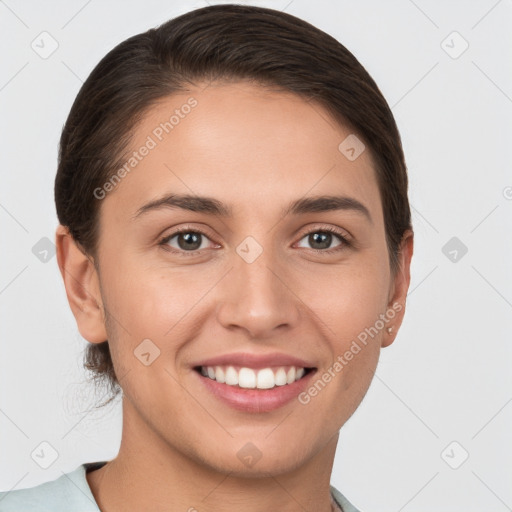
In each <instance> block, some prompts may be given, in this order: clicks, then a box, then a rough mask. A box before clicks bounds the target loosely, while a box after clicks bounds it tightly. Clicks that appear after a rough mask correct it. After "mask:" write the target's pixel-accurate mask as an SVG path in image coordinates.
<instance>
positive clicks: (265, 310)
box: [56, 82, 413, 512]
mask: <svg viewBox="0 0 512 512" xmlns="http://www.w3.org/2000/svg"><path fill="white" fill-rule="evenodd" d="M191 96H193V97H194V98H195V99H196V100H197V101H198V105H197V106H196V107H195V108H194V109H192V111H191V112H190V114H188V115H187V116H186V117H184V118H183V119H181V120H180V123H179V125H177V126H175V128H174V129H173V131H172V132H170V133H169V134H167V135H165V138H164V139H163V140H162V141H161V142H159V143H158V145H157V147H156V148H154V149H153V150H151V152H150V153H149V155H148V156H146V157H145V158H144V159H143V160H142V161H141V162H140V163H139V164H138V165H137V167H136V168H135V169H134V170H133V171H131V172H130V173H129V174H128V175H127V176H126V177H125V178H124V179H123V180H122V182H121V183H120V184H119V185H117V187H116V188H115V190H113V191H112V192H110V193H109V194H107V196H106V197H105V199H103V200H102V201H101V213H100V219H101V220H100V236H99V251H98V255H97V259H96V261H95V263H96V266H95V265H93V264H92V262H91V261H92V258H90V257H87V256H86V255H84V254H83V253H82V252H81V251H80V249H79V248H78V247H77V245H76V244H75V243H74V241H73V239H72V238H71V237H70V235H69V233H68V231H67V229H66V228H64V227H62V226H59V227H58V229H57V237H56V241H57V248H58V262H59V267H60V269H61V272H62V275H63V279H64V283H65V287H66V292H67V296H68V300H69V303H70V306H71V309H72V311H73V313H74V315H75V318H76V321H77V324H78V328H79V330H80V333H81V334H82V336H83V337H84V338H85V339H86V340H88V341H89V342H90V343H100V342H102V341H104V340H105V339H108V340H109V344H110V349H111V353H112V358H113V362H114V367H115V371H116V375H117V376H118V378H119V379H120V383H121V386H122V388H123V435H122V442H121V447H120V451H119V454H118V456H117V457H116V458H115V459H114V460H113V461H110V462H109V463H108V464H107V465H106V466H105V467H103V468H101V469H99V470H96V471H93V472H90V473H89V474H88V475H87V478H88V482H89V485H90V486H91V489H92V491H93V494H94V496H95V498H96V500H97V502H98V504H99V506H100V508H101V510H102V511H108V512H113V511H118V510H119V511H120V510H123V511H140V510H149V509H151V510H152V511H171V510H183V511H186V510H191V511H192V510H194V509H192V508H191V507H195V509H196V510H197V511H199V512H201V511H204V510H208V511H211V512H218V511H223V512H225V511H232V510H233V511H234V510H244V511H247V512H252V511H266V510H281V511H295V510H308V511H324V512H327V511H329V510H331V503H330V494H329V482H330V476H331V470H332V464H333V460H334V455H335V450H336V445H337V441H338V434H339V430H340V428H341V427H342V425H343V424H344V423H345V422H346V420H347V419H348V418H349V417H350V416H351V415H352V413H353V412H354V411H355V409H356V408H357V407H358V405H359V404H360V402H361V400H362V399H363V397H364V395H365V393H366V391H367V389H368V386H369V385H370V382H371V378H372V376H373V373H374V371H375V368H376V365H377V362H378V358H379V353H380V349H381V347H385V346H387V345H389V344H391V343H392V341H393V340H394V338H395V336H396V333H397V331H398V329H399V327H400V324H401V322H402V318H403V314H404V312H405V299H406V294H407V289H408V287H409V282H410V271H409V269H410V261H411V257H412V252H413V237H412V233H410V232H407V233H406V234H405V236H404V241H403V244H402V251H401V253H400V258H399V259H400V269H399V271H398V272H397V273H396V275H393V274H392V273H391V270H390V265H389V255H388V252H387V246H386V241H385V230H384V219H383V212H382V205H381V200H380V195H379V190H378V187H377V181H376V175H375V171H374V168H373V161H372V158H371V155H370V151H369V150H368V148H367V150H365V151H364V152H363V153H362V154H361V155H360V156H359V157H358V158H357V159H356V160H354V161H349V160H348V159H347V158H346V157H345V156H344V155H343V154H342V153H341V152H340V151H339V150H338V145H339V144H340V142H342V141H343V140H344V139H345V138H346V137H347V136H348V135H349V134H350V133H351V132H350V130H348V129H346V128H345V127H342V126H340V125H339V124H337V123H335V122H334V121H333V120H332V119H331V118H330V117H329V115H328V114H327V112H326V111H325V110H323V109H322V108H321V107H320V106H319V105H316V104H313V103H307V102H306V101H304V100H303V99H301V98H299V97H297V96H295V95H293V94H290V93H285V92H276V91H269V90H266V89H263V88H262V87H261V86H256V85H253V84H250V83H247V82H238V83H231V84H228V83H223V84H220V83H217V84H210V85H209V86H208V87H206V88H204V89H201V88H197V89H195V88H194V89H191V90H190V91H187V92H186V93H180V94H176V95H174V96H172V97H169V98H166V99H165V100H163V101H162V102H161V103H160V105H158V107H155V108H153V109H152V110H151V111H150V112H149V113H148V114H147V115H146V117H145V118H144V119H143V120H142V122H141V123H140V124H139V125H138V127H137V129H136V131H135V133H134V138H133V141H132V150H135V149H137V148H139V147H140V146H141V145H143V144H144V142H145V141H146V138H147V136H148V135H150V134H151V133H152V131H153V130H154V128H155V127H156V126H158V125H159V123H160V122H162V121H164V120H165V119H168V118H169V115H168V114H167V113H168V112H172V111H173V110H174V109H176V108H180V106H181V105H183V104H184V103H186V101H187V99H188V98H190V97H191ZM166 193H183V194H194V195H199V196H209V197H213V198H215V199H217V200H219V201H221V202H222V203H224V204H226V205H228V206H230V207H231V208H232V210H233V216H232V218H220V217H216V216H213V215H211V214H209V213H202V212H191V211H187V210H182V209H178V208H162V209H160V210H158V211H150V212H147V213H145V214H143V215H140V216H139V217H137V218H136V219H134V218H133V217H134V215H135V214H136V212H137V210H138V209H139V208H140V207H141V206H142V205H144V204H146V203H148V202H149V201H151V200H154V199H158V198H160V197H161V196H163V195H164V194H166ZM333 194H337V195H344V196H349V197H352V198H355V199H357V200H358V201H360V202H361V203H363V204H364V205H365V206H366V207H367V209H368V211H369V213H370V215H371V221H370V220H368V219H367V218H366V217H365V216H364V215H362V214H361V213H360V212H357V211H353V210H336V211H327V212H313V213H306V214H302V215H291V214H290V215H286V216H283V215H282V213H281V209H282V208H283V207H284V206H286V205H287V204H288V203H289V202H291V201H293V200H296V199H300V198H302V197H304V196H307V197H312V196H317V195H333ZM181 226H186V227H187V228H190V229H189V230H190V231H194V229H200V230H201V231H204V232H205V233H206V237H202V238H201V240H202V244H201V250H200V251H197V250H196V252H195V255H190V251H189V253H188V254H185V255H183V256H180V255H179V254H177V253H173V252H171V251H169V250H166V249H165V248H164V246H163V245H159V240H160V239H161V238H163V236H164V235H171V234H172V233H173V230H174V229H176V228H178V227H181ZM326 227H333V228H337V229H339V230H340V231H341V233H342V234H344V235H345V236H347V238H348V239H349V240H351V242H352V245H351V246H348V245H343V242H341V241H340V240H339V239H338V238H337V237H336V235H333V238H332V241H331V245H330V248H335V247H337V248H339V247H340V244H342V245H341V247H342V249H341V250H338V251H335V252H331V253H330V254H328V253H327V254H326V253H325V252H324V253H321V252H319V251H317V252H315V251H314V248H315V247H318V245H316V246H315V245H312V243H314V242H312V241H311V239H310V238H308V236H307V235H308V234H310V233H317V232H322V228H326ZM247 236H252V237H253V238H254V239H255V240H257V242H258V243H259V244H260V246H261V247H262V248H263V252H262V253H261V254H260V256H259V257H258V258H257V259H256V260H255V261H254V262H252V263H250V264H249V263H247V262H246V261H245V260H244V259H242V258H241V257H240V256H239V254H238V253H237V252H236V248H237V247H238V246H239V244H240V243H241V242H242V241H243V240H244V239H245V238H246V237H247ZM169 245H170V246H171V247H170V248H171V250H172V249H174V250H175V251H180V246H179V245H178V237H175V238H174V239H173V240H171V241H170V242H168V244H167V246H168V247H169ZM328 248H329V247H328ZM323 250H324V251H325V250H326V249H323ZM184 252H186V251H185V250H184V249H181V253H182V254H183V253H184ZM98 270H99V271H98ZM395 303H398V304H400V305H401V306H402V308H401V311H400V312H397V313H396V315H395V316H394V318H393V319H392V320H391V321H390V322H389V323H388V324H386V326H389V325H392V326H393V332H392V334H391V335H390V334H388V333H387V332H386V330H385V329H382V330H381V331H379V334H378V335H377V336H375V338H373V339H372V340H371V341H370V342H369V343H368V344H367V345H366V346H365V347H364V348H363V349H362V350H361V351H360V352H359V353H358V354H357V355H355V356H354V357H353V359H352V360H351V361H350V362H348V364H347V365H346V366H345V367H344V368H343V370H342V371H341V372H339V373H338V374H336V377H335V378H333V379H332V380H331V382H330V383H329V384H328V385H326V386H325V388H323V389H322V390H321V392H319V393H318V395H317V396H316V397H314V398H313V399H311V401H310V402H309V403H308V404H305V405H303V404H301V403H299V402H298V400H295V399H294V400H292V401H291V402H290V403H288V404H286V405H285V406H283V407H281V408H278V409H277V410H274V411H271V412H266V413H259V414H258V413H248V412H242V411H237V410H234V409H232V408H231V407H229V406H228V405H226V404H224V403H222V402H220V401H218V399H216V398H215V397H213V396H212V395H210V394H208V393H207V392H205V390H204V388H203V386H202V385H201V382H200V379H198V377H197V374H195V373H194V370H192V369H191V364H193V362H197V361H199V360H202V359H205V358H211V357H214V356H217V355H219V354H226V353H233V352H250V353H255V354H266V353H270V352H280V353H284V354H289V355H295V356H298V357H301V358H303V359H306V360H307V361H311V362H312V363H313V365H314V366H315V367H316V368H317V372H318V375H321V374H323V373H324V372H325V371H327V369H328V368H329V367H332V364H333V362H334V361H335V360H336V358H337V357H338V356H339V355H342V354H344V353H345V352H346V351H347V350H348V348H349V347H350V344H351V343H352V341H353V340H354V339H356V338H357V336H358V334H360V333H361V332H362V331H364V329H365V328H368V327H370V326H373V325H374V324H375V322H376V320H377V319H378V318H379V315H380V314H383V313H385V312H386V310H388V309H389V308H392V305H393V304H395ZM147 338H149V339H151V340H152V342H153V343H154V344H155V345H156V346H158V348H159V349H160V351H161V353H160V356H159V357H158V358H157V359H155V360H154V362H152V364H151V365H149V366H145V365H144V364H141V362H140V360H139V359H138V358H137V357H135V356H134V350H135V349H136V347H137V346H138V345H139V344H140V343H141V341H142V340H144V339H147ZM248 442H251V443H252V444H254V445H255V446H256V447H257V448H258V450H259V451H260V452H261V454H262V456H261V459H260V460H259V461H258V462H257V463H256V464H254V465H253V466H252V467H247V466H245V465H244V464H243V463H242V462H241V461H240V459H239V458H238V457H237V452H238V451H239V450H240V449H241V448H242V447H243V446H244V445H245V444H246V443H248ZM148 497H151V502H150V505H149V504H148Z"/></svg>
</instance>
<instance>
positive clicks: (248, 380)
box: [238, 368, 256, 389]
mask: <svg viewBox="0 0 512 512" xmlns="http://www.w3.org/2000/svg"><path fill="white" fill-rule="evenodd" d="M238 385H239V386H240V387H241V388H247V389H254V388H255V387H256V374H255V373H254V370H251V369H250V368H241V369H240V371H239V372H238Z"/></svg>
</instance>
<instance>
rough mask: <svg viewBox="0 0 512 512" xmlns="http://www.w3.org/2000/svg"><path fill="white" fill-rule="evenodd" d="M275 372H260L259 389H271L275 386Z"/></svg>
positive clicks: (266, 369) (266, 370)
mask: <svg viewBox="0 0 512 512" xmlns="http://www.w3.org/2000/svg"><path fill="white" fill-rule="evenodd" d="M275 385H276V384H275V378H274V372H273V371H272V370H271V369H270V368H264V369H263V370H260V371H259V372H258V385H257V386H256V387H257V388H258V389H270V388H273V387H274V386H275Z"/></svg>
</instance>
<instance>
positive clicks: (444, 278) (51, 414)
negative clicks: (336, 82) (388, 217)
mask: <svg viewBox="0 0 512 512" xmlns="http://www.w3.org/2000/svg"><path fill="white" fill-rule="evenodd" d="M210 3H212V4H213V3H216V2H213V1H212V2H210ZM241 3H245V2H241ZM247 3H249V4H253V5H262V6H268V7H273V8H276V9H286V12H288V13H290V14H294V15H296V16H298V17H300V18H303V19H305V20H307V21H309V22H311V23H312V24H314V25H316V26H317V27H319V28H321V29H322V30H325V31H326V32H328V33H330V34H331V35H333V36H334V37H335V38H336V39H338V40H339V41H340V42H341V43H342V44H344V45H345V46H346V47H347V48H348V49H349V50H350V51H352V52H353V53H354V54H355V56H356V57H357V58H358V59H359V60H360V62H361V63H362V64H363V65H364V66H365V67H366V69H367V70H368V71H369V73H370V74H371V75H372V76H373V78H374V79H375V80H376V82H377V84H378V85H379V87H380V88H381V90H382V92H383V94H384V96H385V97H386V99H387V101H388V103H389V105H390V106H391V107H392V110H393V113H394V115H395V117H396V120H397V123H398V126H399V129H400V132H401V135H402V138H403V143H404V150H405V154H406V160H407V164H408V169H409V177H410V200H411V205H412V208H413V222H414V228H415V233H416V237H415V242H416V243H415V255H414V258H413V266H412V284H411V288H410V294H409V298H408V306H407V314H406V319H405V322H404V325H403V327H402V329H401V331H400V333H399V335H398V338H397V340H396V341H395V343H394V344H393V345H392V346H391V347H389V348H387V349H384V350H383V352H382V355H381V360H380V363H379V366H378V369H377V374H376V377H375V379H374V382H373V383H372V386H371V388H370V391H369V392H368V395H367V396H366V398H365V399H364V401H363V403H362V404H361V406H360V408H359V409H358V411H357V412H356V413H355V415H354V416H353V417H352V418H351V419H350V420H349V421H348V423H347V424H346V425H345V427H344V428H343V429H342V435H341V439H340V444H339V448H338V453H337V457H336V460H335V466H334V472H333V475H332V480H331V481H332V483H333V485H335V486H336V487H337V488H338V489H340V490H341V491H342V492H343V493H344V494H345V495H346V496H347V497H348V498H349V499H350V500H351V501H352V502H353V503H354V504H355V505H356V506H358V507H359V508H360V509H361V510H363V511H364V512H372V511H383V510H386V511H396V512H399V511H402V510H403V511H405V512H413V511H424V510H443V511H476V510H486V511H487V512H491V511H496V512H501V511H506V510H512V485H510V484H511V482H512V440H511V436H510V431H511V427H512V372H511V371H510V364H511V356H512V349H511V343H510V332H511V322H510V320H511V318H512V315H511V313H512V242H511V240H512V188H511V187H512V164H511V162H512V159H511V156H512V151H511V146H512V126H511V125H512V123H511V121H512V76H511V75H512V71H511V64H510V63H512V27H511V22H512V2H511V1H510V0H501V1H496V0H480V1H471V2H469V1H450V2H444V1H441V0H439V1H426V0H417V1H416V2H413V1H412V0H393V1H386V2H382V1H378V0H371V1H370V0H367V1H360V2H355V1H339V2H337V1H333V0H331V1H329V0H323V1H315V2H311V1H310V2H307V1H306V0H292V1H291V2H290V1H289V0H285V1H280V0H278V1H275V2H271V1H266V2H247ZM206 5H207V3H206V2H204V1H200V0H198V1H194V2H169V1H156V0H145V1H144V2H121V1H120V0H118V1H111V2H100V1H97V0H92V1H89V2H87V1H84V0H76V1H75V0H73V1H67V2H64V1H62V2H49V1H48V2H36V1H15V0H6V1H0V41H1V47H2V64H1V69H0V105H1V117H0V119H1V130H2V131H1V133H0V140H1V141H2V151H1V152H0V158H1V167H0V169H1V171H0V172H1V187H0V223H1V237H2V250H1V252H0V258H1V264H0V312H1V338H0V339H1V357H0V365H1V369H0V390H1V393H0V432H1V437H0V490H9V489H11V488H14V487H16V488H23V487H30V486H32V485H36V484H38V483H40V482H43V481H48V480H52V479H54V478H57V477H58V476H60V475H61V474H62V472H68V471H71V470H73V469H75V468H76V467H77V466H78V465H79V464H81V463H83V462H88V461H95V460H106V459H109V458H112V457H114V456H115V455H116V453H117V450H118V448H119V442H120V433H121V421H120V420H121V416H120V412H121V411H120V407H119V406H115V407H113V408H111V409H110V410H109V409H103V410H102V411H101V412H100V413H96V412H91V411H90V408H91V406H92V404H94V400H95V399H98V398H100V397H98V396H96V397H95V396H93V394H92V392H93V387H92V385H88V384H87V383H86V382H85V373H84V370H83V369H82V367H81V364H82V357H83V349H84V347H85V345H86V342H85V340H83V339H82V338H81V337H80V335H79V333H78V330H77V328H76V324H75V321H74V318H73V316H72V314H71V312H70V310H69V307H68V304H67V300H66V297H65V292H64V287H63V284H62V281H61V277H60V274H59V272H58V268H57V262H56V258H55V257H52V258H50V259H49V261H48V262H46V263H43V262H41V261H40V260H39V259H38V258H37V257H36V256H35V255H34V254H33V252H32V248H33V246H34V245H35V244H36V243H37V242H38V241H39V240H40V239H41V238H43V237H48V238H49V239H50V240H53V239H54V231H55V227H56V225H57V218H56V214H55V208H54V202H53V183H54V178H55V172H56V164H57V144H58V139H59V136H60V131H61V128H62V125H63V123H64V121H65V119H66V117H67V115H68V112H69V109H70V107H71V104H72V101H73V100H74V98H75V96H76V94H77V92H78V90H79V88H80V86H81V84H82V81H83V80H84V79H85V78H86V77H87V76H88V74H89V73H90V71H91V70H92V69H93V67H94V66H95V65H96V63H97V62H98V61H99V60H100V59H101V58H102V57H103V56H104V55H105V54H106V53H107V52H108V51H109V50H110V49H111V48H112V47H113V46H115V45H116V44H117V43H119V42H121V41H122V40H124V39H126V38H127V37H129V36H131V35H133V34H136V33H139V32H142V31H145V30H147V29H148V28H150V27H153V26H156V25H158V24H161V23H163V22H164V21H166V20H168V19H169V18H172V17H174V16H176V15H178V14H181V13H183V12H186V11H188V10H191V9H193V8H196V7H203V6H206ZM43 31H47V32H49V34H51V36H52V37H53V38H54V39H55V40H56V41H57V42H58V45H59V46H58V48H57V50H56V51H55V52H54V53H53V54H52V55H51V56H50V57H48V58H47V59H42V58H41V57H40V56H39V55H38V54H37V53H35V52H34V51H33V49H32V48H31V43H32V41H33V40H35V39H36V38H37V37H38V36H39V34H40V33H41V32H43ZM453 31H457V32H458V33H459V34H460V35H461V36H462V38H463V39H464V40H466V41H467V42H468V43H469V48H468V49H467V50H466V51H465V52H464V53H462V55H460V56H459V57H458V58H452V57H451V56H450V55H448V53H447V52H446V51H445V49H443V47H444V48H446V49H449V48H447V46H451V47H452V48H451V50H449V51H451V52H452V54H453V53H456V52H458V51H460V49H461V48H463V46H461V45H462V44H463V41H462V40H460V39H457V37H458V36H453V35H450V34H452V32H453ZM448 36H450V37H448ZM447 37H448V39H446V38H447ZM444 40H446V42H445V43H444V45H442V42H443V41H444ZM507 187H508V188H507ZM454 236H455V237H457V238H458V239H459V240H460V241H461V242H462V243H463V244H464V245H465V246H466V247H467V249H468V252H467V254H465V255H464V256H463V257H459V258H458V260H457V261H456V262H453V261H451V260H450V259H449V258H448V257H447V256H445V254H444V253H443V252H442V248H443V246H444V245H445V244H446V243H447V242H448V241H449V240H450V239H451V238H452V237H454ZM458 254H459V256H460V254H461V253H460V251H459V253H458ZM42 441H47V442H49V443H50V444H51V445H52V446H53V447H54V448H55V449H56V450H57V452H58V454H59V457H58V459H57V460H56V461H55V462H54V463H53V464H52V465H51V466H50V467H49V468H48V469H46V470H45V469H42V468H40V467H39V466H38V465H37V464H36V463H35V462H34V460H32V458H31V453H32V452H33V450H34V449H35V448H36V447H38V446H39V444H40V443H41V442H42ZM452 441H456V442H457V443H459V444H457V445H455V446H453V445H452V447H450V448H449V449H448V450H447V455H445V459H443V457H442V456H441V454H442V452H443V450H444V449H445V448H446V447H447V446H448V445H449V444H450V443H451V442H452ZM465 451H467V453H468V454H469V458H468V459H467V460H466V461H465V462H464V463H463V464H462V465H461V466H460V467H459V468H458V469H452V468H451V467H449V465H448V464H447V462H446V460H447V461H449V462H450V463H451V464H452V465H454V464H455V462H457V461H458V460H459V458H460V457H461V456H462V455H463V454H464V453H465Z"/></svg>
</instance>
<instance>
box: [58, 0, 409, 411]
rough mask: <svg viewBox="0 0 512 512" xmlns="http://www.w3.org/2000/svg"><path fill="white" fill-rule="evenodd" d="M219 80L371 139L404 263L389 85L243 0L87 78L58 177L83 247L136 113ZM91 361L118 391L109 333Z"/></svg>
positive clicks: (145, 39) (393, 255)
mask: <svg viewBox="0 0 512 512" xmlns="http://www.w3.org/2000/svg"><path fill="white" fill-rule="evenodd" d="M214 80H233V81H236V80H251V81H254V82H255V83H258V84H261V85H262V86H268V87H277V88H279V89H282V90H285V91H289V92H292V93H295V94H297V95H299V96H301V97H302V98H304V99H305V100H307V101H311V100H313V101H315V102H317V104H319V105H321V106H322V107H324V108H325V109H326V110H327V111H328V112H329V113H330V114H331V116H333V118H334V119H335V120H336V121H338V122H339V123H340V124H341V125H343V126H345V127H347V128H349V129H350V130H352V132H353V133H356V134H357V136H358V137H359V138H361V140H363V141H364V144H365V145H366V146H367V147H368V148H369V149H370V151H371V154H372V156H373V160H374V162H375V170H376V173H377V181H378V186H379V190H380V195H381V200H382V205H383V214H384V223H385V230H386V239H387V246H388V252H389V257H390V266H391V270H392V272H393V273H395V272H396V271H397V269H398V255H399V251H400V242H401V240H402V237H403V235H404V232H405V231H406V230H407V229H412V225H411V213H410V207H409V201H408V197H407V187H408V180H407V172H406V164H405V159H404V154H403V149H402V144H401V139H400V134H399V132H398V128H397V126H396V123H395V120H394V118H393V114H392V112H391V110H390V108H389V106H388V104H387V102H386V100H385V99H384V97H383V95H382V93H381V92H380V90H379V88H378V87H377V85H376V84H375V82H374V81H373V79H372V78H371V77H370V75H369V74H368V72H367V71H366V70H365V69H364V67H363V66H362V65H361V64H360V63H359V62H358V60H357V59H356V58H355V57H354V56H353V55H352V54H351V53H350V52H349V51H348V50H347V49H346V48H345V47H344V46H343V45H342V44H340V43H339V42H338V41H337V40H336V39H334V38H333V37H331V36H329V35H328V34H326V33H325V32H323V31H321V30H319V29H318V28H316V27H314V26H313V25H311V24H309V23H307V22H305V21H303V20H301V19H299V18H296V17H295V16H292V15H290V14H287V13H284V12H281V11H277V10H273V9H269V8H263V7H255V6H243V5H234V4H232V5H213V6H208V7H204V8H201V9H196V10H193V11H190V12H188V13H186V14H183V15H181V16H179V17H177V18H174V19H172V20H170V21H168V22H166V23H164V24H163V25H161V26H159V27H158V28H154V29H150V30H148V31H147V32H144V33H141V34H138V35H135V36H133V37H130V38H129V39H127V40H125V41H123V42H122V43H120V44H119V45H118V46H116V47H115V48H114V49H112V50H111V51H110V52H109V53H108V54H107V55H106V56H105V57H104V58H103V59H102V60H101V61H100V62H99V63H98V65H97V66H96V67H95V68H94V70H93V71H92V72H91V74H90V75H89V77H88V78H87V80H86V81H85V82H84V84H83V86H82V88H81V89H80V91H79V93H78V95H77V97H76V99H75V101H74V103H73V106H72V108H71V111H70V113H69V116H68V119H67V121H66V123H65V125H64V128H63V131H62V136H61V140H60V148H59V164H58V169H57V176H56V179H55V202H56V208H57V215H58V218H59V221H60V223H61V224H62V225H64V226H67V227H68V228H69V231H70V233H71V235H72V236H73V238H74V240H75V241H76V242H77V243H78V244H79V246H81V247H82V248H83V250H84V252H85V253H87V254H89V255H91V256H92V257H93V258H94V260H95V255H96V254H97V240H98V220H99V210H100V208H99V206H100V201H99V199H98V198H96V197H95V195H94V193H93V191H94V190H95V189H96V188H97V187H101V186H102V184H104V183H105V182H106V181H107V180H108V179H109V176H111V175H112V174H113V173H114V171H115V170H116V169H118V168H119V167H120V166H122V162H123V152H124V151H125V150H126V148H127V146H128V144H129V142H130V138H131V136H132V134H133V129H134V127H135V126H136V124H137V122H138V121H140V120H141V118H142V116H143V115H144V114H145V113H146V112H147V111H148V109H149V108H150V107H152V106H153V105H155V103H156V102H157V101H158V100H159V99H161V98H163V97H166V96H169V95H171V94H173V93H176V92H178V91H180V92H181V91H183V90H185V89H186V88H187V85H196V84H197V83H200V82H208V81H214ZM85 367H86V368H88V369H89V370H91V371H92V372H93V374H94V377H95V378H97V379H99V380H106V381H107V383H108V384H109V385H110V387H111V390H112V391H113V396H112V398H111V399H110V400H112V399H113V398H114V397H115V396H117V394H118V393H119V392H120V386H119V382H118V381H117V378H116V375H115V373H114V369H113V365H112V359H111V356H110V352H109V347H108V341H105V342H103V343H100V344H92V343H91V344H88V346H87V349H86V354H85ZM110 400H109V401H110ZM107 403H108V402H107Z"/></svg>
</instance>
